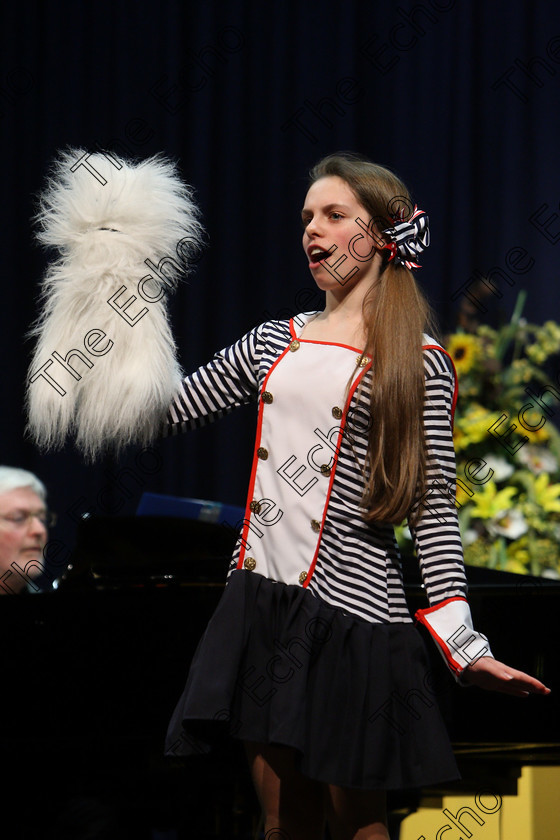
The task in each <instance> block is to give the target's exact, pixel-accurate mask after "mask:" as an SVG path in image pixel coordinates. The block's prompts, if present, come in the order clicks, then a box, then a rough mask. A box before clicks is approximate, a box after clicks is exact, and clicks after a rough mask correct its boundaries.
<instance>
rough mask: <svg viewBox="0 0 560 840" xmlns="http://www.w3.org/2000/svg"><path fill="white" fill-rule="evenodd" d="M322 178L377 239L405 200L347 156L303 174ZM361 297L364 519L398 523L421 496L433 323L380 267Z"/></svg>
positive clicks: (397, 273)
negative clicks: (427, 347) (339, 190)
mask: <svg viewBox="0 0 560 840" xmlns="http://www.w3.org/2000/svg"><path fill="white" fill-rule="evenodd" d="M330 175H337V176H338V177H339V178H342V179H343V180H344V181H345V182H346V183H347V184H348V186H349V187H350V188H351V189H352V191H353V192H354V195H355V196H356V197H357V199H358V201H359V202H360V204H361V205H362V206H363V207H364V208H365V209H366V211H367V212H368V214H369V217H370V218H369V219H368V220H362V221H368V222H369V221H370V220H373V222H374V225H375V228H374V229H375V232H376V235H377V236H378V235H379V233H380V232H381V231H382V230H383V228H389V227H391V225H392V222H393V218H394V217H395V216H396V214H397V213H398V212H399V210H400V209H401V208H404V212H405V218H407V217H408V216H409V215H410V214H411V212H412V210H413V205H412V203H411V199H410V195H409V193H408V190H407V188H406V187H405V185H404V184H403V183H402V181H400V180H399V178H397V176H396V175H395V174H394V173H393V172H391V171H390V170H388V169H386V168H384V167H382V166H378V165H377V164H374V163H372V162H371V161H369V160H367V159H366V158H362V157H359V156H358V155H354V154H350V153H347V152H345V153H338V154H334V155H329V156H328V157H326V158H323V160H321V161H319V163H317V164H316V165H315V166H314V167H313V169H312V170H311V172H310V173H309V178H310V184H313V183H315V181H318V180H319V178H324V177H326V176H330ZM382 253H383V254H384V255H386V256H385V257H384V260H385V261H384V267H383V269H382V271H381V274H380V277H379V280H378V281H377V282H376V283H375V284H374V285H373V286H372V287H371V289H370V290H369V291H368V293H367V295H366V297H365V300H364V307H363V317H364V324H365V328H366V332H367V343H366V347H365V352H367V353H368V354H369V355H371V358H372V366H371V377H372V386H371V396H370V412H371V421H372V422H371V423H370V424H369V426H370V428H369V431H368V447H367V458H366V465H365V489H364V494H363V498H362V506H363V507H364V508H365V511H366V512H365V513H364V518H365V519H368V520H377V521H382V522H389V523H393V524H399V523H401V522H402V521H403V519H405V518H406V516H407V515H408V516H410V515H411V510H412V508H413V504H414V501H415V499H417V498H418V497H419V495H421V494H422V493H423V492H424V489H425V483H426V457H425V446H424V426H423V406H424V364H423V359H422V344H423V332H424V331H425V330H426V331H429V332H430V334H431V335H434V333H435V326H434V319H433V316H432V313H431V310H430V307H429V305H428V302H427V301H426V299H425V297H424V295H423V294H422V292H421V291H420V289H419V288H418V286H417V285H416V281H415V280H414V277H413V274H412V271H410V270H409V269H408V268H406V267H405V266H404V265H396V264H395V261H394V260H392V261H390V262H388V257H389V251H387V250H385V251H382Z"/></svg>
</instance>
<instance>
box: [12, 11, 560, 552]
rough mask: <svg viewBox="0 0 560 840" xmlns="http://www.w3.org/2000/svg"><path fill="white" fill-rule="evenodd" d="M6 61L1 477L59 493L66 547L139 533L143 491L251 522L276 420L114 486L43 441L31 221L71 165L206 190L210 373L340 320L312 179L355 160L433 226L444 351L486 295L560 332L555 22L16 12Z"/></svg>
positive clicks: (192, 300) (185, 353)
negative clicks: (259, 432)
mask: <svg viewBox="0 0 560 840" xmlns="http://www.w3.org/2000/svg"><path fill="white" fill-rule="evenodd" d="M0 38H1V43H2V52H1V61H2V69H1V76H0V132H1V140H0V142H1V148H2V160H3V166H2V178H3V190H2V196H3V208H2V209H3V224H2V231H3V234H4V236H3V249H2V251H3V253H2V257H3V259H2V280H1V282H2V305H1V307H0V317H1V319H2V320H1V333H0V335H1V342H2V375H1V378H0V389H1V391H0V393H1V398H2V412H1V429H0V433H1V434H0V446H1V449H0V462H1V463H8V464H12V465H19V466H23V467H26V468H28V469H31V470H33V471H35V472H36V473H37V474H38V475H39V476H40V477H41V478H42V479H43V480H44V481H45V482H46V483H47V485H48V487H49V490H50V494H51V502H52V505H53V507H54V508H56V509H57V510H58V512H59V514H60V517H61V523H60V526H59V529H58V536H59V538H60V539H61V540H62V541H63V542H64V543H65V544H68V545H71V543H72V540H73V535H74V528H75V522H76V519H77V517H78V514H79V513H81V512H83V511H84V510H90V511H92V512H94V513H95V512H98V513H99V512H107V509H106V508H107V499H112V500H113V503H112V510H113V511H114V512H119V513H123V512H132V511H133V510H134V509H135V506H136V503H137V502H138V499H139V496H140V493H141V492H142V490H151V491H156V492H166V493H174V494H179V495H185V496H194V497H199V498H208V499H217V500H223V501H227V502H232V503H236V504H242V503H243V501H244V495H245V487H246V483H247V478H248V473H249V464H250V456H251V438H252V434H253V425H254V411H253V410H252V409H251V408H247V409H241V410H240V411H239V412H236V413H235V414H234V415H232V416H230V417H228V418H226V419H225V420H223V421H222V422H221V423H220V424H218V425H217V426H215V427H210V428H208V429H205V430H202V431H199V432H197V433H195V434H194V435H184V436H181V437H180V438H177V439H169V440H164V441H162V442H161V443H158V444H157V445H156V447H155V449H156V451H157V453H158V458H157V460H152V461H148V460H144V461H143V459H142V457H141V454H140V452H139V450H138V449H134V448H131V450H130V451H129V452H128V453H126V454H125V456H123V458H122V459H121V460H120V461H119V462H118V463H113V462H109V461H106V462H103V463H101V464H97V465H95V466H94V467H91V466H87V465H85V464H84V462H83V461H82V460H81V458H80V457H79V455H78V454H77V453H76V452H74V451H72V449H71V448H70V447H69V448H68V449H67V450H64V451H63V452H61V453H57V454H50V455H44V454H41V453H39V452H38V451H37V450H36V449H35V448H34V447H33V446H32V445H31V444H30V443H29V442H28V441H26V440H25V438H24V434H23V431H24V414H23V409H22V401H23V392H24V385H23V383H24V380H25V376H26V371H27V366H28V363H29V355H30V350H31V344H30V342H29V341H27V340H26V339H25V334H26V331H27V330H28V328H29V325H30V323H31V322H32V321H33V319H34V317H35V316H36V314H37V311H38V310H37V299H36V298H37V284H38V281H39V280H40V278H41V276H42V274H43V272H44V269H45V265H46V261H47V255H46V254H45V253H44V252H42V251H41V250H40V249H39V248H38V247H37V245H36V244H35V243H34V241H33V235H32V229H31V225H30V218H31V216H32V213H33V209H34V196H36V194H37V193H38V191H39V190H40V189H41V187H42V186H43V183H44V177H45V173H46V170H47V168H48V166H49V163H50V161H51V160H52V159H53V157H54V156H55V154H56V153H57V151H58V150H59V149H61V148H63V147H66V146H68V145H71V146H78V145H80V146H83V147H85V148H87V149H89V150H91V151H93V150H94V149H95V147H96V146H101V147H104V148H109V149H114V150H115V151H116V152H120V153H123V154H126V155H129V156H133V157H143V156H147V155H151V154H153V153H155V152H164V153H165V154H167V155H169V156H171V157H172V158H174V159H175V160H177V161H178V163H179V166H180V169H181V172H182V174H183V176H184V178H185V179H186V180H187V181H188V182H189V183H191V184H192V185H193V186H194V187H195V188H196V191H197V196H198V200H199V203H200V205H201V207H202V210H203V214H204V221H205V225H206V228H207V231H208V234H209V242H210V245H209V248H208V249H207V251H206V252H205V254H204V256H203V258H202V259H201V261H200V263H199V264H198V267H197V270H196V272H195V273H194V274H193V275H192V276H191V278H190V280H189V283H188V284H185V285H183V286H182V287H181V288H180V289H179V291H178V293H177V294H176V296H175V298H174V300H173V313H172V316H173V325H174V330H175V334H176V337H177V341H178V344H179V347H180V351H181V359H182V362H183V365H184V367H185V368H186V369H187V370H190V369H193V368H194V367H196V366H197V365H199V364H201V363H203V362H204V361H205V360H207V359H208V358H209V357H210V355H211V354H212V353H213V352H214V351H215V350H217V349H219V348H220V347H223V346H225V345H227V344H229V343H231V342H233V341H234V340H235V339H236V338H238V337H239V336H240V335H242V334H243V333H244V332H245V331H246V330H248V329H250V328H251V327H252V326H253V325H255V324H257V323H259V322H260V321H263V320H265V319H266V318H268V317H277V316H282V315H283V314H286V313H288V312H295V311H301V310H305V309H313V308H320V306H321V299H320V296H319V295H318V294H317V292H316V291H315V289H314V288H313V284H312V280H311V278H310V276H309V274H308V269H307V267H306V261H305V258H304V256H303V253H302V251H301V246H300V234H301V231H300V225H299V210H300V207H301V204H302V201H303V197H304V194H305V189H306V187H305V184H306V174H307V171H308V169H309V167H310V166H311V165H312V164H313V163H314V162H315V161H316V160H317V159H318V158H320V157H321V156H322V155H324V154H326V153H329V152H332V151H336V150H339V149H351V150H356V151H359V152H362V153H364V154H366V155H368V156H369V157H371V158H372V159H374V160H376V161H378V162H380V163H383V164H385V165H388V166H390V167H392V168H394V169H395V170H396V171H397V172H398V173H399V174H400V175H401V177H402V178H403V179H404V181H405V182H406V183H407V184H408V185H409V187H410V189H411V191H412V193H413V197H414V199H415V200H416V201H417V203H418V205H419V206H420V207H422V208H423V209H425V210H427V211H428V213H429V216H430V220H431V230H432V246H431V248H430V249H429V251H428V252H427V254H426V256H425V258H424V259H423V260H422V263H423V268H422V270H421V272H420V277H421V280H422V283H423V284H424V287H425V289H426V291H427V293H428V295H429V297H430V299H431V301H432V303H433V305H434V308H435V309H436V312H437V313H438V315H439V317H440V320H441V322H442V325H443V327H444V328H451V327H452V326H453V325H454V319H455V317H456V312H457V308H458V306H459V304H460V303H461V301H464V300H465V296H466V295H470V296H471V304H472V305H473V306H474V307H475V309H476V310H477V311H479V312H480V311H481V309H485V310H486V312H484V313H482V312H481V314H483V315H484V317H487V318H488V319H490V320H497V319H499V318H501V317H503V318H506V317H508V316H509V314H510V312H511V310H512V307H513V304H514V302H515V298H516V296H517V293H518V292H519V290H520V289H522V288H525V289H527V290H528V292H529V297H528V301H527V305H526V311H525V314H526V317H527V318H528V319H530V320H535V321H542V320H545V319H546V318H548V317H557V316H558V303H559V298H560V295H559V291H558V285H559V284H558V271H557V268H556V262H557V259H558V255H559V253H560V250H559V246H558V243H559V241H560V209H559V200H560V194H559V193H560V190H559V186H560V184H559V174H560V167H559V164H558V147H559V132H558V128H559V116H558V110H559V109H558V102H559V94H560V6H558V4H557V3H556V2H554V0H541V2H538V3H534V2H529V0H493V2H492V3H484V2H482V1H481V0H474V2H466V1H465V0H463V2H460V1H459V0H418V2H411V0H400V2H398V3H395V2H391V0H374V1H373V2H372V0H370V1H369V2H365V0H356V2H349V3H346V4H342V3H334V2H328V0H327V2H323V3H320V4H318V3H308V2H294V1H293V0H288V2H279V0H277V1H276V2H267V3H264V2H256V0H232V2H228V3H218V2H184V3H180V2H172V0H163V2H159V3H149V2H125V0H114V2H112V3H105V2H95V3H94V2H91V3H88V2H84V3H79V4H78V3H73V2H69V0H61V1H60V2H53V1H52V0H51V2H49V1H48V0H47V2H43V3H33V2H25V1H24V2H20V3H6V4H4V6H3V11H2V12H1V34H0ZM481 276H482V277H484V278H486V280H485V283H486V286H485V288H486V291H487V294H486V296H485V297H484V298H482V296H481V294H480V291H478V292H476V294H475V292H474V291H473V290H475V289H476V288H479V287H476V286H474V285H473V283H474V281H475V280H477V279H479V280H480V277H481ZM479 286H480V284H479ZM482 288H484V285H483V287H482ZM67 349H69V348H60V351H62V350H65V351H66V350H67ZM154 464H155V465H156V466H155V467H154ZM102 491H105V492H102ZM100 498H101V499H103V500H104V501H105V509H101V508H100Z"/></svg>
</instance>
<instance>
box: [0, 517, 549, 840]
mask: <svg viewBox="0 0 560 840" xmlns="http://www.w3.org/2000/svg"><path fill="white" fill-rule="evenodd" d="M210 514H211V515H209V516H206V517H205V518H203V519H202V520H200V519H199V520H192V519H185V518H183V517H182V516H162V515H155V516H136V517H128V518H118V517H113V518H90V519H85V520H83V521H82V522H81V524H80V526H79V533H78V540H77V544H76V548H75V550H74V553H73V557H72V560H71V564H70V567H69V568H68V570H67V571H66V572H65V573H64V575H63V576H62V578H61V579H60V580H59V581H57V588H56V590H54V591H50V592H44V593H40V594H25V595H21V596H7V597H4V598H3V599H2V611H1V613H0V615H1V620H2V622H3V639H4V656H3V659H4V667H3V680H2V686H3V688H2V692H1V695H0V696H1V698H2V706H1V712H2V724H3V737H2V739H1V743H2V759H3V762H2V765H3V767H4V768H5V772H6V774H7V779H6V781H5V782H4V783H3V796H2V803H3V806H2V807H3V812H4V814H3V817H2V826H3V833H2V836H6V837H9V838H10V840H12V838H13V840H31V838H33V840H38V838H46V839H47V838H48V840H50V838H53V840H55V839H56V840H66V838H68V840H80V838H97V837H99V838H115V840H116V838H119V839H121V838H129V837H130V838H134V840H144V838H145V840H183V838H194V840H205V838H216V837H220V838H230V837H231V838H236V837H239V838H246V840H249V838H253V837H257V836H262V835H261V834H259V833H258V827H259V819H260V816H259V808H258V804H257V802H256V798H255V796H254V793H253V791H252V787H251V784H250V780H249V777H248V773H247V771H246V768H245V764H244V760H243V756H242V753H241V748H240V746H239V745H238V744H236V743H232V744H230V745H228V746H225V747H224V748H223V749H222V750H221V751H219V752H217V753H212V754H210V755H205V756H195V757H194V758H192V759H186V760H185V759H171V758H164V757H163V754H162V747H163V740H164V736H165V730H166V727H167V722H168V720H169V717H170V715H171V712H172V710H173V707H174V704H175V702H176V700H177V699H178V697H179V694H180V693H181V690H182V688H183V685H184V681H185V678H186V673H187V670H188V665H189V662H190V659H191V657H192V655H193V653H194V649H195V647H196V644H197V642H198V640H199V638H200V636H201V635H202V633H203V631H204V628H205V626H206V623H207V621H208V619H209V617H210V615H211V614H212V612H213V610H214V608H215V606H216V604H217V602H218V600H219V598H220V595H221V592H222V590H223V586H224V580H225V576H226V571H227V568H228V565H229V560H230V556H231V551H232V549H233V545H234V542H235V529H234V527H232V525H231V524H229V523H228V522H224V521H218V519H219V517H216V516H215V515H214V513H213V512H212V511H211V512H210ZM229 522H230V523H231V517H230V519H229ZM404 567H405V579H406V591H407V598H408V600H409V603H410V608H411V610H412V611H415V610H416V609H417V608H419V607H421V606H426V598H425V595H424V592H423V589H422V586H421V581H420V578H419V574H418V570H417V565H416V563H415V562H414V560H405V563H404ZM467 576H468V579H469V586H470V597H469V600H470V604H471V609H472V612H473V617H474V622H475V626H476V627H477V629H479V630H481V631H482V632H484V633H486V635H487V636H488V637H489V639H490V642H491V645H492V651H493V653H494V655H495V656H496V657H497V658H498V659H502V660H503V661H505V662H507V663H508V664H510V665H512V666H514V667H517V668H520V669H521V670H524V671H527V672H529V673H531V674H533V675H535V676H537V677H539V678H541V679H542V680H543V681H545V682H546V683H547V685H549V686H550V687H551V688H552V689H553V693H552V694H551V695H550V696H549V697H546V698H541V697H529V698H527V699H518V698H510V697H507V696H505V695H498V694H492V693H490V692H484V691H481V690H479V689H476V688H460V687H458V686H456V685H455V683H454V681H453V680H452V678H451V677H450V676H449V675H448V673H447V670H446V668H445V666H444V664H443V662H442V661H441V659H440V656H439V654H438V652H437V651H436V650H435V647H434V646H433V645H432V643H431V642H430V646H429V647H430V650H431V651H432V658H433V662H432V666H433V670H432V672H431V673H432V676H433V680H432V691H433V693H434V694H435V695H436V696H437V700H438V702H439V703H440V706H441V708H442V711H443V714H444V717H445V719H446V721H447V725H448V727H449V731H450V734H451V738H452V741H453V744H454V748H455V751H456V755H457V759H458V763H459V765H460V769H461V772H462V776H463V780H462V781H461V782H458V783H456V786H455V789H456V790H462V791H464V792H465V796H467V794H468V793H469V792H472V791H476V790H481V789H485V790H491V791H494V792H496V793H499V795H501V796H505V795H515V793H516V790H517V787H516V786H517V784H518V780H519V777H520V773H521V768H522V767H524V766H527V765H531V766H536V765H538V766H555V765H560V703H559V699H558V697H559V691H558V688H559V687H558V685H557V682H558V679H557V673H558V667H557V666H558V652H557V651H558V643H559V640H560V581H553V580H546V579H541V578H531V577H525V576H519V575H512V574H508V573H503V572H495V571H491V570H486V569H478V568H472V567H469V568H468V569H467ZM441 793H442V792H441V791H437V790H435V789H434V790H433V791H431V795H432V796H437V795H439V794H441ZM420 796H421V794H420V792H418V791H411V792H409V793H406V794H399V795H395V796H394V797H391V800H390V801H391V807H392V809H393V829H392V831H393V836H394V838H397V837H398V836H399V828H398V824H399V822H400V820H402V819H403V817H406V815H407V814H409V813H411V812H413V811H414V809H415V808H417V807H418V806H419V804H420ZM8 826H10V831H8V830H7V829H8ZM453 836H455V835H453ZM557 836H558V837H559V838H560V830H559V831H558V835H557ZM414 840H416V836H415V837H414ZM524 840H525V838H524Z"/></svg>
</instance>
